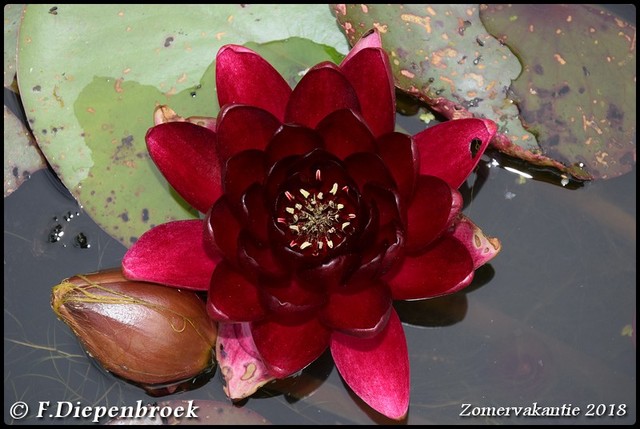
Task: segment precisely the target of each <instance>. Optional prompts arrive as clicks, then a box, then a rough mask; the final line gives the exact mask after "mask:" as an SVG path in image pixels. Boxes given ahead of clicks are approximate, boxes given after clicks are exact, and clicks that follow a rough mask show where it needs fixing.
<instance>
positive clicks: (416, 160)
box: [378, 133, 420, 201]
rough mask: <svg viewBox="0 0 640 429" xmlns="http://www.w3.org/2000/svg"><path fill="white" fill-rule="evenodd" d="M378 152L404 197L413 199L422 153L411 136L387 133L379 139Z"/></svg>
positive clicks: (404, 198)
mask: <svg viewBox="0 0 640 429" xmlns="http://www.w3.org/2000/svg"><path fill="white" fill-rule="evenodd" d="M378 154H379V155H380V158H382V160H383V161H384V163H385V165H386V166H387V169H388V170H389V172H390V173H391V175H392V176H393V178H394V179H395V181H396V186H397V188H398V193H399V194H400V196H401V197H402V199H403V200H405V201H407V200H409V199H411V198H412V197H413V188H414V186H415V182H416V180H417V179H418V172H419V169H420V154H419V153H418V148H417V147H416V145H415V143H414V142H413V140H412V139H411V137H409V136H408V135H406V134H402V133H389V134H385V135H384V136H382V137H380V138H379V139H378Z"/></svg>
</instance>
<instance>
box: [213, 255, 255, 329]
mask: <svg viewBox="0 0 640 429" xmlns="http://www.w3.org/2000/svg"><path fill="white" fill-rule="evenodd" d="M207 313H208V314H209V317H211V318H212V319H214V320H219V321H223V322H249V321H253V320H259V319H262V318H263V317H264V315H265V311H264V309H263V307H262V303H261V301H260V292H259V290H258V288H257V286H256V285H254V284H253V283H252V282H250V281H249V280H247V279H246V278H245V277H244V276H243V275H242V274H241V273H239V272H238V271H236V270H235V269H234V268H233V267H232V266H231V265H230V264H229V263H227V262H224V261H222V262H220V263H219V264H218V265H217V266H216V269H215V270H214V271H213V276H212V277H211V285H210V288H209V293H208V295H207Z"/></svg>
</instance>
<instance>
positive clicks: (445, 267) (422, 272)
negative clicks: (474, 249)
mask: <svg viewBox="0 0 640 429" xmlns="http://www.w3.org/2000/svg"><path fill="white" fill-rule="evenodd" d="M472 273H473V260H472V259H471V256H470V255H469V251H468V250H467V249H466V248H465V247H464V246H463V245H462V243H460V242H459V241H458V240H457V239H455V238H453V237H451V236H449V235H445V236H443V237H441V238H440V239H438V240H437V241H435V242H434V243H433V244H432V245H431V246H429V248H428V249H427V250H426V251H425V252H424V253H421V254H418V255H411V256H405V258H404V260H403V261H402V264H401V265H400V266H399V267H398V268H397V269H395V270H393V271H392V272H390V273H389V274H388V275H387V276H386V280H387V283H389V286H391V294H392V298H393V299H423V298H433V297H436V296H441V295H446V294H448V293H451V292H450V291H451V289H453V288H455V287H456V286H457V285H459V284H460V283H461V282H463V281H464V280H465V279H466V278H467V277H468V276H469V274H472Z"/></svg>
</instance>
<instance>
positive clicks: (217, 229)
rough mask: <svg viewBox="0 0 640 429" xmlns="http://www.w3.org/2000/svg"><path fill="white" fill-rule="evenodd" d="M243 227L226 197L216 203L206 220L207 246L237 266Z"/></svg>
mask: <svg viewBox="0 0 640 429" xmlns="http://www.w3.org/2000/svg"><path fill="white" fill-rule="evenodd" d="M240 228H241V225H240V223H239V222H238V220H237V217H236V215H235V214H234V213H233V211H232V210H231V208H230V206H229V203H228V202H227V198H226V197H224V196H223V197H222V198H220V199H218V201H216V203H215V204H214V205H213V207H212V208H211V210H209V212H208V213H207V215H206V217H205V219H204V237H205V244H206V245H207V246H210V247H213V248H214V249H215V250H217V251H218V252H219V253H220V254H221V255H222V256H223V257H224V259H225V260H227V261H229V262H231V263H233V264H234V265H236V264H237V257H238V237H239V236H240Z"/></svg>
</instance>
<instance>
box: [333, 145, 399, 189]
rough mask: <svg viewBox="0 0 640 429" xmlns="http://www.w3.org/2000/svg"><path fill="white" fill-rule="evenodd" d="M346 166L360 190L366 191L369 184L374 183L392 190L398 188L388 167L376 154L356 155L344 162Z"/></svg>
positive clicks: (364, 153)
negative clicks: (365, 187) (365, 188)
mask: <svg viewBox="0 0 640 429" xmlns="http://www.w3.org/2000/svg"><path fill="white" fill-rule="evenodd" d="M344 164H345V165H346V166H347V171H348V172H349V175H350V176H351V178H352V179H353V180H355V181H356V183H357V184H358V187H359V188H360V189H364V186H365V185H366V184H367V183H374V184H377V185H380V186H382V187H384V188H390V189H393V188H395V186H396V183H395V181H394V180H393V177H391V174H390V173H389V170H387V167H386V165H385V164H384V162H383V161H382V159H380V157H379V156H378V155H377V154H375V153H372V152H359V153H354V154H353V155H350V156H349V157H347V158H346V159H345V160H344Z"/></svg>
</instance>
